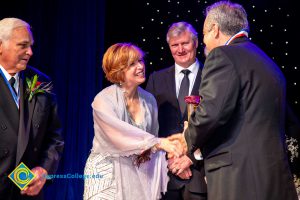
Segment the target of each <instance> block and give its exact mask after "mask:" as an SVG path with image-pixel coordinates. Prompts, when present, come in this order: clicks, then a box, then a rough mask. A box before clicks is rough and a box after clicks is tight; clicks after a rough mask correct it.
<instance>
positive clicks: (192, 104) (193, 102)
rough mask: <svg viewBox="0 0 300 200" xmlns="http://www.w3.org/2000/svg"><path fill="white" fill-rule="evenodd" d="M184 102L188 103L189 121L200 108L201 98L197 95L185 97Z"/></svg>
mask: <svg viewBox="0 0 300 200" xmlns="http://www.w3.org/2000/svg"><path fill="white" fill-rule="evenodd" d="M184 101H185V102H186V103H187V111H188V119H189V118H190V115H191V114H192V112H193V111H195V110H196V108H197V107H198V105H199V103H200V101H201V96H196V95H192V96H186V97H184Z"/></svg>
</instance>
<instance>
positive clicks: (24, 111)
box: [16, 73, 36, 164]
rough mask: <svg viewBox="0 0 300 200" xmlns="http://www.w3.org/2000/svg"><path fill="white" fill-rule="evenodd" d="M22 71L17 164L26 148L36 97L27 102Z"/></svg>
mask: <svg viewBox="0 0 300 200" xmlns="http://www.w3.org/2000/svg"><path fill="white" fill-rule="evenodd" d="M25 81H26V80H25V75H24V73H21V74H20V83H19V84H20V88H19V89H20V122H19V134H18V149H17V160H16V164H18V163H19V162H20V160H21V158H22V156H23V154H24V152H25V150H26V147H27V144H28V141H29V134H30V129H31V121H32V116H33V111H34V107H35V102H36V98H33V99H32V101H31V102H28V100H27V98H26V94H25V91H26V86H27V84H26V82H25Z"/></svg>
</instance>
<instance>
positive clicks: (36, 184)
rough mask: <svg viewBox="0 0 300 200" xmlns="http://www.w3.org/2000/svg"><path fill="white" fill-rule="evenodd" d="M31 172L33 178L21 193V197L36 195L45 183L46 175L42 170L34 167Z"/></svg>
mask: <svg viewBox="0 0 300 200" xmlns="http://www.w3.org/2000/svg"><path fill="white" fill-rule="evenodd" d="M31 171H32V173H34V175H35V178H34V179H33V181H32V182H31V183H30V184H29V185H28V186H27V187H26V188H25V189H24V190H22V191H21V194H22V195H28V196H35V195H38V194H39V193H40V191H41V189H42V188H43V186H44V185H45V183H46V176H47V175H48V173H47V171H46V170H45V169H44V168H42V167H35V168H33V169H32V170H31Z"/></svg>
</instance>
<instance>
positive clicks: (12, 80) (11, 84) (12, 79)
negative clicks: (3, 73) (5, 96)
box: [8, 77, 17, 94]
mask: <svg viewBox="0 0 300 200" xmlns="http://www.w3.org/2000/svg"><path fill="white" fill-rule="evenodd" d="M8 82H9V84H10V86H11V88H12V89H13V91H14V92H15V94H17V91H16V89H15V87H14V85H15V82H16V79H15V78H14V77H11V78H10V79H9V81H8Z"/></svg>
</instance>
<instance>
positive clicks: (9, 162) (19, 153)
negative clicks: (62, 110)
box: [0, 67, 64, 200]
mask: <svg viewBox="0 0 300 200" xmlns="http://www.w3.org/2000/svg"><path fill="white" fill-rule="evenodd" d="M35 74H37V75H38V76H39V78H38V80H39V81H41V82H49V81H50V80H49V78H48V77H47V76H46V75H44V74H42V73H41V72H39V71H38V70H36V69H34V68H31V67H27V69H26V70H25V71H22V72H20V88H19V89H20V109H18V108H17V106H16V104H15V102H14V100H13V97H12V94H11V92H10V90H9V88H8V87H7V85H6V84H5V81H4V79H3V77H2V76H0V88H1V95H0V185H1V186H0V199H5V200H9V199H19V198H20V197H19V196H20V195H19V193H20V189H19V188H17V186H15V185H14V183H13V182H12V181H11V180H9V179H8V175H9V174H10V173H11V172H12V171H13V170H14V169H15V167H16V166H18V165H19V163H20V162H24V164H25V165H26V166H27V167H28V168H29V169H32V168H34V167H36V166H41V167H43V168H44V169H46V170H47V172H48V174H53V173H55V172H56V169H57V167H58V162H59V159H60V157H61V153H62V151H63V146H64V142H63V140H62V138H61V124H60V121H59V119H58V115H57V103H56V99H55V95H54V94H49V93H44V94H37V95H35V96H34V97H33V99H32V101H31V102H29V101H28V98H26V94H25V91H26V89H27V84H26V81H25V78H26V77H27V78H31V77H32V76H34V75H35ZM21 199H26V198H24V197H23V198H21ZM31 199H42V196H41V195H39V196H36V198H31Z"/></svg>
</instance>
